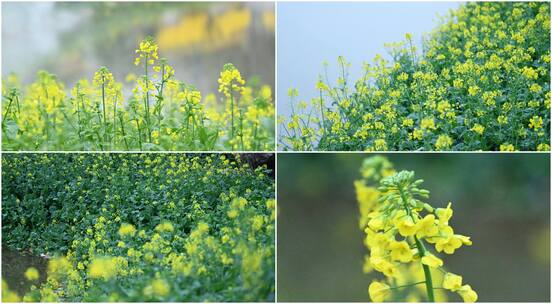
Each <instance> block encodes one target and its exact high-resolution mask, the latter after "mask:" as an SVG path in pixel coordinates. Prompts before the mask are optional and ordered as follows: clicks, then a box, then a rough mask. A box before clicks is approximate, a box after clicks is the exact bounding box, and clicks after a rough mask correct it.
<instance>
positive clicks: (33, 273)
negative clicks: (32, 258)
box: [25, 267, 40, 281]
mask: <svg viewBox="0 0 552 304" xmlns="http://www.w3.org/2000/svg"><path fill="white" fill-rule="evenodd" d="M39 277H40V273H39V272H38V270H37V269H36V268H34V267H29V268H27V270H26V271H25V278H26V279H27V280H28V281H36V280H38V278H39Z"/></svg>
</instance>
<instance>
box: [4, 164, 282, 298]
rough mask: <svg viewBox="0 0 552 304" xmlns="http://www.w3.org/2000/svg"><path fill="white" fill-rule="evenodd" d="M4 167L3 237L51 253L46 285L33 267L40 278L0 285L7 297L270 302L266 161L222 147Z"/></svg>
mask: <svg viewBox="0 0 552 304" xmlns="http://www.w3.org/2000/svg"><path fill="white" fill-rule="evenodd" d="M2 165H3V176H2V177H3V187H4V188H3V189H4V191H3V192H2V200H3V206H2V209H3V210H2V212H3V216H4V219H6V220H4V221H3V227H2V229H3V230H2V231H3V242H4V245H6V246H8V247H12V248H29V249H31V251H32V252H34V253H37V254H39V253H45V254H47V255H50V256H53V258H52V259H50V260H49V262H48V267H47V270H46V273H45V274H44V277H46V278H47V279H46V281H45V282H41V281H39V280H38V279H39V277H40V274H39V273H38V271H37V270H36V269H34V268H29V269H28V270H27V271H26V272H25V277H26V278H27V279H28V280H29V281H31V282H33V283H35V284H36V286H34V287H33V288H31V290H30V291H29V292H28V293H26V294H25V295H18V294H17V293H15V292H14V291H12V290H10V289H8V287H7V286H5V287H3V293H2V297H3V300H4V301H5V302H10V301H30V302H38V301H47V302H60V301H69V302H79V301H85V302H98V301H100V302H108V301H121V302H134V301H141V302H144V301H160V302H174V301H177V302H188V301H193V302H200V301H217V302H222V301H241V302H244V301H270V300H271V299H273V298H274V292H275V286H274V275H275V273H274V270H275V269H274V265H275V260H274V259H275V252H274V229H275V216H276V215H275V214H276V210H275V207H276V203H275V200H274V180H273V178H272V177H271V176H270V174H271V172H270V171H268V170H267V169H266V167H265V166H260V167H258V168H252V167H251V166H250V165H249V164H248V163H247V161H245V160H242V159H241V156H239V155H222V154H213V155H210V154H201V155H197V154H196V155H185V154H163V155H159V154H9V155H8V154H4V155H3V159H2ZM30 189H34V190H33V191H31V190H30ZM45 189H49V190H48V191H46V190H45ZM20 191H21V192H20ZM20 193H26V194H25V195H24V196H20ZM33 193H34V194H33ZM40 193H42V194H40Z"/></svg>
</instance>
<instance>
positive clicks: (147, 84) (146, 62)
mask: <svg viewBox="0 0 552 304" xmlns="http://www.w3.org/2000/svg"><path fill="white" fill-rule="evenodd" d="M144 69H145V71H146V88H145V89H146V100H145V101H144V106H145V110H146V131H147V132H148V141H149V142H151V126H150V119H149V80H148V55H147V54H146V56H145V60H144Z"/></svg>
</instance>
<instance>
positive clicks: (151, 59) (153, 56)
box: [134, 36, 159, 65]
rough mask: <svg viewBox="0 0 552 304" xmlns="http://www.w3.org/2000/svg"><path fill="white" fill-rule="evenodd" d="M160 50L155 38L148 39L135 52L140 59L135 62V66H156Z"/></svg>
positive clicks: (149, 37) (137, 58)
mask: <svg viewBox="0 0 552 304" xmlns="http://www.w3.org/2000/svg"><path fill="white" fill-rule="evenodd" d="M158 49H159V46H158V45H157V43H156V42H155V40H154V39H153V37H151V36H148V37H146V38H145V39H144V40H142V41H141V42H140V44H139V47H138V49H137V50H136V51H135V52H136V54H137V56H138V57H136V59H135V60H134V64H135V65H139V64H140V63H142V62H145V64H148V65H153V64H155V60H157V59H159V55H158V54H157V51H158Z"/></svg>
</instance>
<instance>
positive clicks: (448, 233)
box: [355, 156, 477, 302]
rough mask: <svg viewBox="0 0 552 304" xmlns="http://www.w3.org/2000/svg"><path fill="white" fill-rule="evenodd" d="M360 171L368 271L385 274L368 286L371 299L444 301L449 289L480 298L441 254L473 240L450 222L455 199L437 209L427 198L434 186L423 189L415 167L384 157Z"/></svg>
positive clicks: (469, 298)
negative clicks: (397, 168) (410, 168)
mask: <svg viewBox="0 0 552 304" xmlns="http://www.w3.org/2000/svg"><path fill="white" fill-rule="evenodd" d="M361 173H362V177H363V179H362V180H358V181H356V182H355V188H356V194H357V200H358V203H359V210H360V215H361V217H360V221H359V224H360V228H361V229H363V230H364V232H365V233H366V237H365V240H364V244H365V245H366V247H367V248H368V250H369V251H370V254H369V255H367V256H366V258H365V264H364V272H366V273H368V272H372V271H377V272H380V273H382V274H383V275H384V276H385V279H384V280H375V281H373V282H372V283H371V284H370V285H369V287H368V293H369V295H370V298H371V299H372V301H374V302H383V301H385V300H389V301H396V302H402V301H405V300H415V301H419V300H427V301H430V302H434V301H445V300H446V294H444V291H445V290H446V291H450V292H456V293H457V294H458V295H459V296H460V297H461V298H462V299H463V300H464V302H474V301H476V300H477V293H476V292H475V291H473V289H472V288H471V286H470V285H468V284H464V283H463V279H462V277H461V276H459V275H457V274H454V273H451V272H448V271H447V270H445V269H444V267H443V265H444V262H443V260H442V258H441V257H439V256H438V253H441V254H454V252H455V251H456V250H458V249H459V248H460V247H462V246H469V245H471V244H472V241H471V240H470V238H469V237H468V236H464V235H461V234H457V233H456V232H455V231H454V229H453V228H452V227H451V226H450V220H451V218H452V215H453V210H452V207H451V206H452V204H451V203H448V205H447V206H446V207H445V208H434V207H432V206H431V205H430V204H428V203H426V202H424V201H423V200H424V199H428V198H429V191H428V190H425V189H422V188H420V185H421V184H422V182H423V180H420V179H418V180H416V179H415V176H414V172H413V171H399V172H397V171H395V170H394V169H393V166H392V164H391V163H390V162H389V161H388V160H387V159H386V158H385V157H382V156H374V157H371V158H368V159H366V160H365V161H364V163H363V165H362V168H361ZM431 246H433V247H434V250H432V248H431Z"/></svg>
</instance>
